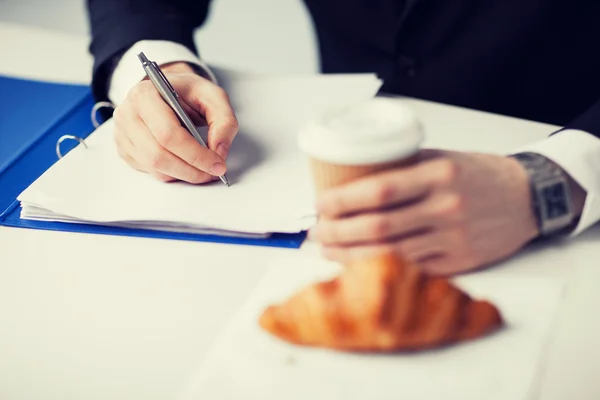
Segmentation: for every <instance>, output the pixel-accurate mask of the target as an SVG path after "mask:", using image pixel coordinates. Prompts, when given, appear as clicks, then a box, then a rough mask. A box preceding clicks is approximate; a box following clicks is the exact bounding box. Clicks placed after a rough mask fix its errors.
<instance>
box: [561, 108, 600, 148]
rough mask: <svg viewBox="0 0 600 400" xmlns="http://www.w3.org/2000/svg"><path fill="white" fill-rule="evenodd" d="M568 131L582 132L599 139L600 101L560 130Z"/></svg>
mask: <svg viewBox="0 0 600 400" xmlns="http://www.w3.org/2000/svg"><path fill="white" fill-rule="evenodd" d="M568 129H574V130H579V131H584V132H587V133H589V134H591V135H594V136H596V137H597V138H599V139H600V100H598V101H597V102H596V103H595V104H594V105H592V106H591V107H590V108H588V109H587V110H586V111H585V112H584V113H583V114H581V115H579V116H578V117H577V118H575V119H574V120H573V121H571V122H570V123H569V124H568V125H566V126H565V127H564V128H563V129H561V130H568Z"/></svg>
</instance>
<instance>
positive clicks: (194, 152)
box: [139, 93, 227, 176]
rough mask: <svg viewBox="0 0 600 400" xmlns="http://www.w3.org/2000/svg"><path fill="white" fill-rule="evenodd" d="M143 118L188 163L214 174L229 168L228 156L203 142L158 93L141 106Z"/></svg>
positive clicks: (171, 151)
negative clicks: (226, 160) (222, 155)
mask: <svg viewBox="0 0 600 400" xmlns="http://www.w3.org/2000/svg"><path fill="white" fill-rule="evenodd" d="M139 113H140V118H141V119H142V121H143V122H144V123H145V124H146V126H147V127H148V129H149V130H150V132H151V133H152V135H153V136H154V137H155V139H156V141H157V142H158V144H159V145H160V146H161V147H162V148H164V149H166V150H167V151H168V152H170V153H172V154H173V155H175V156H177V157H178V158H179V159H181V160H183V161H185V162H186V163H187V164H188V165H190V166H193V167H194V168H196V169H198V170H200V171H204V172H206V173H208V174H211V175H213V176H221V175H223V174H224V173H225V171H226V169H227V168H226V166H225V160H224V159H223V158H222V157H221V156H219V155H218V154H217V153H215V152H214V151H211V150H210V149H208V148H206V147H204V146H202V145H201V144H200V143H198V141H196V139H195V138H194V137H193V136H192V135H191V134H190V133H189V132H188V130H187V129H185V128H184V127H183V126H181V123H180V122H179V120H178V119H177V117H176V115H175V113H174V112H173V111H172V110H171V109H170V108H169V106H168V105H167V104H166V103H165V102H164V101H163V100H162V99H161V98H160V95H159V94H158V93H155V94H152V95H149V96H147V97H146V98H145V99H144V100H142V104H140V107H139Z"/></svg>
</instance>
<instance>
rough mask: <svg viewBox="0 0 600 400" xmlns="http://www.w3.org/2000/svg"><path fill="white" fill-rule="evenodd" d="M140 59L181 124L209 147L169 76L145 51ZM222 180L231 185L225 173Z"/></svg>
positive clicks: (140, 55)
mask: <svg viewBox="0 0 600 400" xmlns="http://www.w3.org/2000/svg"><path fill="white" fill-rule="evenodd" d="M138 59H139V60H140V62H141V63H142V67H143V68H144V71H146V75H148V78H149V79H150V80H151V81H152V83H153V84H154V86H155V87H156V90H158V93H160V95H161V97H162V98H163V100H164V101H165V102H166V103H167V104H168V105H169V107H171V109H172V110H173V111H174V112H175V114H177V118H179V121H180V122H181V124H182V125H183V126H184V127H185V128H187V130H188V131H189V132H190V133H191V134H192V136H193V137H194V138H195V139H196V140H197V141H198V142H199V143H200V144H201V145H202V146H204V147H206V148H208V146H207V145H206V142H205V141H204V139H202V136H200V133H199V132H198V130H197V129H196V126H195V125H194V123H193V122H192V119H191V118H190V117H189V115H187V113H186V112H185V110H184V109H183V107H181V104H180V103H179V95H178V94H177V92H175V89H174V88H173V86H171V83H170V82H169V81H168V80H167V77H166V76H165V75H164V74H163V73H162V71H161V70H160V68H159V67H158V65H157V64H156V63H155V62H154V61H150V60H148V58H146V56H145V55H144V53H143V52H142V53H140V54H138ZM219 178H220V179H221V181H222V182H223V183H224V184H226V185H227V186H228V187H229V181H228V180H227V177H226V176H225V174H223V175H221V176H220V177H219Z"/></svg>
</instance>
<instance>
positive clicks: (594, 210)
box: [518, 129, 600, 236]
mask: <svg viewBox="0 0 600 400" xmlns="http://www.w3.org/2000/svg"><path fill="white" fill-rule="evenodd" d="M526 151H529V152H533V153H537V154H541V155H543V156H544V157H547V158H549V159H550V160H552V161H554V162H555V163H556V164H558V165H560V167H561V168H562V169H563V170H564V171H565V172H567V173H568V174H569V175H570V176H571V178H573V179H574V180H575V181H576V182H577V183H578V184H579V185H580V186H581V187H582V188H583V189H584V190H585V191H586V193H587V195H586V199H585V204H584V207H583V211H582V213H581V217H580V219H579V222H578V224H577V226H576V227H575V229H574V230H573V231H572V232H571V234H570V235H571V236H576V235H578V234H580V233H581V232H583V231H584V230H585V229H587V228H589V227H590V226H592V225H593V224H595V223H596V222H597V221H598V220H600V139H598V138H597V137H596V136H594V135H591V134H590V133H587V132H585V131H582V130H576V129H565V130H562V131H559V132H557V133H555V134H553V135H552V136H550V137H549V138H547V139H545V140H543V141H540V142H537V143H534V144H532V145H529V146H526V147H525V148H522V149H519V151H518V152H526Z"/></svg>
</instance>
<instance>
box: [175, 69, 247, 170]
mask: <svg viewBox="0 0 600 400" xmlns="http://www.w3.org/2000/svg"><path fill="white" fill-rule="evenodd" d="M184 98H185V99H186V101H187V102H189V104H190V105H191V106H192V107H193V108H196V109H198V110H199V111H200V113H201V114H202V115H204V118H205V119H206V122H207V124H208V127H209V128H208V146H209V147H210V148H211V149H213V150H214V151H216V152H217V154H219V155H220V156H221V157H222V158H224V159H226V158H227V156H228V154H229V149H230V148H231V143H232V142H233V139H234V138H235V136H236V135H237V133H238V121H237V118H236V117H235V114H234V112H233V108H232V107H231V104H230V102H229V96H227V93H226V92H225V91H224V90H223V89H222V88H221V87H219V86H217V85H215V84H214V83H212V82H210V81H208V80H206V79H203V80H202V81H201V84H198V85H194V86H191V87H190V88H189V90H188V91H186V92H185V96H184Z"/></svg>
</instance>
